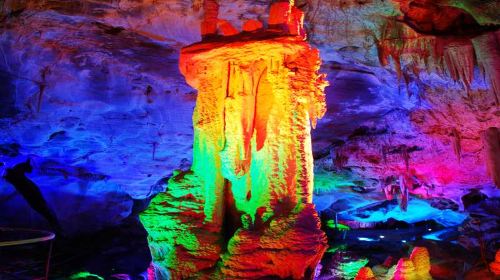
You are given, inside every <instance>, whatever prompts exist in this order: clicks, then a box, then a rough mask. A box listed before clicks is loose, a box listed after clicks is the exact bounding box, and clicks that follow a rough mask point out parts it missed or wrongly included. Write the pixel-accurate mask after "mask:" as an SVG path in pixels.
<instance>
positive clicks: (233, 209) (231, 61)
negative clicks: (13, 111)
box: [141, 3, 327, 279]
mask: <svg viewBox="0 0 500 280" xmlns="http://www.w3.org/2000/svg"><path fill="white" fill-rule="evenodd" d="M279 4H281V3H279ZM285 4H286V5H290V4H287V3H285ZM293 9H296V8H291V10H293ZM271 13H272V11H271ZM292 18H293V16H292ZM292 22H294V23H296V22H295V21H292ZM299 23H300V22H299ZM302 28H303V27H302V26H300V28H298V29H297V30H302ZM259 32H261V33H260V34H257V33H258V32H252V33H246V32H244V33H241V34H238V35H233V36H231V37H218V38H219V39H217V40H215V38H211V39H210V40H206V41H202V42H200V43H196V44H193V45H191V46H188V47H185V48H183V49H182V51H181V55H180V62H179V68H180V70H181V73H182V74H183V75H184V76H185V78H186V81H187V82H188V83H189V84H190V85H191V86H192V87H194V88H196V89H197V90H198V96H197V101H196V108H195V111H194V115H193V126H194V145H193V154H194V155H193V165H192V167H191V171H189V172H184V173H179V174H176V175H175V176H174V177H173V178H172V179H170V181H169V185H168V191H166V192H165V193H162V194H160V195H158V196H157V197H156V198H155V199H154V200H153V201H152V203H151V206H150V208H149V209H148V211H146V212H145V213H144V214H142V217H141V219H142V220H143V223H144V226H145V227H146V229H147V230H148V232H149V234H150V244H152V251H153V257H154V261H155V264H156V266H157V267H158V268H159V269H164V270H168V271H170V273H171V274H173V275H175V276H176V277H202V276H203V275H204V276H207V274H208V275H210V277H219V278H230V279H232V278H242V279H254V278H262V277H281V278H293V279H311V278H312V277H313V276H314V271H315V267H316V265H317V264H318V263H319V261H320V260H321V256H322V255H323V253H324V251H325V250H326V236H325V234H324V233H323V232H322V231H321V229H320V221H319V218H318V215H317V213H316V211H315V209H314V205H313V204H312V193H313V157H312V147H311V135H310V130H311V127H314V126H315V124H316V120H317V119H318V118H321V117H322V116H323V115H324V113H325V110H326V107H325V96H324V93H323V90H324V87H325V86H326V85H327V83H326V81H325V77H324V75H322V74H319V73H318V71H319V68H320V63H321V61H320V58H319V52H318V50H316V49H313V48H311V46H309V44H308V43H307V42H305V41H304V40H303V38H304V37H303V36H302V35H301V34H294V33H293V32H291V31H290V32H289V33H287V34H283V33H282V32H276V31H275V30H272V31H265V30H263V31H259ZM290 34H294V35H296V36H290ZM174 206H176V207H177V208H176V207H174ZM161 219H163V220H161ZM222 248H227V249H226V250H225V253H223V254H222V256H221V255H220V254H221V251H222ZM250 264H251V267H252V269H251V270H248V267H249V265H250ZM209 267H212V268H214V269H213V270H208V268H209ZM215 268H217V269H215Z"/></svg>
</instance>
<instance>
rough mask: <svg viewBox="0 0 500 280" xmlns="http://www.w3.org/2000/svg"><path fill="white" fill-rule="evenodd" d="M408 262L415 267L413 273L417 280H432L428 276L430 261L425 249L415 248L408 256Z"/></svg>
mask: <svg viewBox="0 0 500 280" xmlns="http://www.w3.org/2000/svg"><path fill="white" fill-rule="evenodd" d="M410 260H411V261H412V262H413V265H414V266H415V271H416V273H417V275H418V277H419V279H422V280H425V279H432V277H431V275H430V271H431V259H430V256H429V251H428V250H427V248H425V247H415V248H413V251H412V252H411V255H410Z"/></svg>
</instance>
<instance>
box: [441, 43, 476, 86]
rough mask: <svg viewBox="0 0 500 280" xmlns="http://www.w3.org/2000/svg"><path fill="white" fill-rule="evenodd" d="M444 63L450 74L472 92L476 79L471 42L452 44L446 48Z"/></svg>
mask: <svg viewBox="0 0 500 280" xmlns="http://www.w3.org/2000/svg"><path fill="white" fill-rule="evenodd" d="M444 62H445V64H446V69H447V71H448V74H449V75H450V76H451V78H452V79H453V80H454V81H457V82H461V83H462V84H463V85H464V87H465V88H466V89H467V90H470V86H471V84H472V80H473V78H474V49H473V47H472V43H471V42H470V41H464V42H452V43H449V44H448V45H447V46H446V47H445V48H444Z"/></svg>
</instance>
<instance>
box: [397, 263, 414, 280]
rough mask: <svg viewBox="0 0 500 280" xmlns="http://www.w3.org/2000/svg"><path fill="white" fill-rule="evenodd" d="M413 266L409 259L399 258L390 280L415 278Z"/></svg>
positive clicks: (411, 279)
mask: <svg viewBox="0 0 500 280" xmlns="http://www.w3.org/2000/svg"><path fill="white" fill-rule="evenodd" d="M417 279H418V278H417V274H416V272H415V266H414V264H413V262H412V261H411V260H410V259H406V258H402V259H399V261H398V264H397V265H396V271H395V272H394V276H393V278H392V280H417Z"/></svg>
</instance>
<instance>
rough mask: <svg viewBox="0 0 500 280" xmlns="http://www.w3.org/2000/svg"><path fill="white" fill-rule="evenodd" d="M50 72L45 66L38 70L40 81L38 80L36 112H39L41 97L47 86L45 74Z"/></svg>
mask: <svg viewBox="0 0 500 280" xmlns="http://www.w3.org/2000/svg"><path fill="white" fill-rule="evenodd" d="M48 74H50V68H49V67H48V66H45V67H44V68H42V70H40V82H38V102H37V106H36V112H37V113H40V108H41V106H42V99H43V95H44V93H45V89H46V88H47V75H48Z"/></svg>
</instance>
